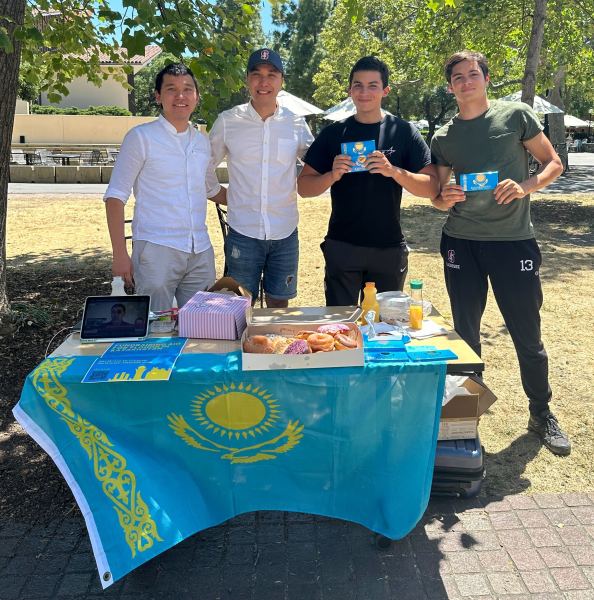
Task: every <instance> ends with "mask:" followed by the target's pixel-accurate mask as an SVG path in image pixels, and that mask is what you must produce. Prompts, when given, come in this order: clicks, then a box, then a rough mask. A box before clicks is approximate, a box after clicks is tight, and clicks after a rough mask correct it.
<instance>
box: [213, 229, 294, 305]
mask: <svg viewBox="0 0 594 600" xmlns="http://www.w3.org/2000/svg"><path fill="white" fill-rule="evenodd" d="M298 264H299V237H298V234H297V229H295V231H293V233H292V234H291V235H290V236H289V237H287V238H284V239H282V240H258V239H255V238H251V237H247V236H245V235H242V234H241V233H238V232H237V231H235V230H234V229H231V228H229V233H228V234H227V237H226V239H225V268H226V274H227V275H228V276H229V277H233V279H235V281H237V282H239V283H241V284H242V285H243V286H245V287H246V288H248V289H249V290H250V292H251V294H252V299H253V300H256V299H257V297H258V291H259V287H260V278H261V277H263V284H264V292H265V293H266V295H267V296H268V297H270V298H271V299H274V300H290V299H291V298H295V296H297V268H298Z"/></svg>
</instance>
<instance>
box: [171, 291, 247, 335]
mask: <svg viewBox="0 0 594 600" xmlns="http://www.w3.org/2000/svg"><path fill="white" fill-rule="evenodd" d="M250 305H251V302H250V298H249V297H245V296H237V295H234V294H219V293H216V292H196V293H195V294H194V295H193V296H192V298H191V299H190V300H189V301H188V302H187V303H186V304H184V306H183V307H182V308H180V310H179V335H180V336H181V337H188V338H206V339H215V340H237V339H239V338H240V337H241V334H242V333H243V330H244V329H245V328H246V325H247V323H246V311H247V309H248V308H249V307H250Z"/></svg>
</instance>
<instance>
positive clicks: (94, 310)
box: [80, 296, 151, 344]
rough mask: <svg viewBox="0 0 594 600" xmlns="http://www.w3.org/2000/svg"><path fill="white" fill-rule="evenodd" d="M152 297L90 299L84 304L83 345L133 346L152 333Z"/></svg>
mask: <svg viewBox="0 0 594 600" xmlns="http://www.w3.org/2000/svg"><path fill="white" fill-rule="evenodd" d="M150 304H151V297H150V296H89V297H88V298H87V299H86V301H85V309H84V312H83V317H82V323H81V327H80V341H81V342H82V343H87V344H89V343H95V342H131V341H136V340H143V339H145V338H146V337H147V335H148V331H149V308H150Z"/></svg>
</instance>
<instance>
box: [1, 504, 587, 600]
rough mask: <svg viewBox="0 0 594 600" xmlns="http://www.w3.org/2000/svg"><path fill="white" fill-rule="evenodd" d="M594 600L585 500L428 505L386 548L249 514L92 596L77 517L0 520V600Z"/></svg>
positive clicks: (89, 560) (332, 529) (356, 529)
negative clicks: (405, 532)
mask: <svg viewBox="0 0 594 600" xmlns="http://www.w3.org/2000/svg"><path fill="white" fill-rule="evenodd" d="M42 598H43V599H48V600H49V599H52V600H53V599H58V600H62V599H67V598H68V599H71V598H85V599H86V598H118V599H126V600H132V599H136V600H139V599H142V600H145V599H146V600H149V599H153V598H154V599H163V600H165V599H175V600H186V599H187V600H219V599H221V600H222V599H229V600H247V599H249V600H276V599H279V600H281V599H282V600H384V599H385V600H387V599H393V600H425V599H446V598H447V599H458V598H481V599H487V598H497V599H498V600H504V599H508V598H509V599H512V598H514V599H524V598H530V599H534V600H536V599H538V600H556V599H559V600H560V599H564V600H589V599H593V598H594V493H590V494H561V495H555V494H547V495H535V496H523V495H514V496H508V497H506V498H482V497H480V498H476V499H470V500H458V499H433V500H432V501H431V502H430V504H429V508H428V510H427V512H426V514H425V516H424V518H423V519H422V521H421V522H420V523H419V524H418V526H417V527H416V528H415V529H414V530H413V531H412V532H411V533H410V534H409V535H408V536H407V537H406V538H404V539H403V540H400V541H398V542H394V543H393V544H392V545H391V547H390V548H389V549H387V550H381V549H379V548H377V547H376V546H375V544H374V539H373V536H372V534H371V533H370V532H369V531H368V530H367V529H365V528H363V527H360V526H358V525H354V524H352V523H347V522H344V521H338V520H334V519H326V518H321V517H314V516H312V515H305V514H298V513H281V512H259V513H250V514H247V515H243V516H241V517H237V518H235V519H232V520H231V521H228V522H227V523H225V524H223V525H221V526H219V527H214V528H212V529H209V530H207V531H204V532H202V533H200V534H197V535H195V536H193V537H191V538H190V539H188V540H186V541H184V542H182V543H181V544H179V545H178V546H176V547H174V548H172V549H171V550H169V551H168V552H166V553H164V554H162V555H161V556H159V557H157V558H155V559H153V560H152V561H150V562H149V563H147V564H145V565H143V566H142V567H140V568H139V569H137V570H136V571H133V572H132V573H130V574H129V575H128V576H126V577H125V578H124V579H123V580H121V581H119V582H117V583H115V584H114V585H113V586H111V587H110V588H108V589H107V590H106V591H105V592H103V591H102V590H101V587H100V584H99V579H98V575H97V571H96V568H95V563H94V560H93V557H92V554H91V547H90V543H89V540H88V537H87V534H86V530H85V527H84V523H83V520H82V517H80V516H78V515H75V516H72V515H71V516H69V517H67V518H65V519H64V520H63V521H61V522H54V523H49V524H46V525H41V524H40V523H37V524H27V523H1V524H0V599H1V600H10V599H39V600H40V599H42Z"/></svg>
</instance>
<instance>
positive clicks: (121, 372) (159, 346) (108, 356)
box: [82, 338, 187, 383]
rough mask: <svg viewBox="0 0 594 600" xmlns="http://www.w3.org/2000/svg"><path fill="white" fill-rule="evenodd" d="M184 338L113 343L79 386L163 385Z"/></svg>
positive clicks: (184, 343) (169, 374)
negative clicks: (118, 383) (113, 383)
mask: <svg viewBox="0 0 594 600" xmlns="http://www.w3.org/2000/svg"><path fill="white" fill-rule="evenodd" d="M186 342H187V338H149V339H147V340H142V341H139V342H114V343H113V344H111V345H110V346H109V348H108V349H107V350H106V351H105V352H104V353H103V354H102V355H101V356H100V357H99V358H98V359H97V360H96V361H95V362H94V363H93V364H92V365H91V368H90V369H89V370H88V371H87V373H86V374H85V376H84V377H83V380H82V383H101V382H105V381H144V380H152V381H167V380H168V379H169V378H170V377H171V373H172V371H173V367H174V365H175V361H176V360H177V358H178V356H179V355H180V354H181V351H182V350H183V349H184V346H185V345H186Z"/></svg>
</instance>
